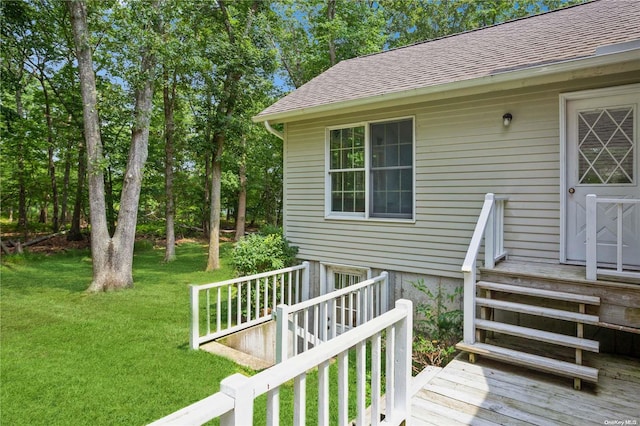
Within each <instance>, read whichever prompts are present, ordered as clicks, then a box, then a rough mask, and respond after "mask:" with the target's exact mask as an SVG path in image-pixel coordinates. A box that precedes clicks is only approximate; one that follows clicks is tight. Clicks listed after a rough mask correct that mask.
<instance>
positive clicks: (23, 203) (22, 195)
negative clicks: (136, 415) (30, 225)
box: [16, 87, 27, 241]
mask: <svg viewBox="0 0 640 426" xmlns="http://www.w3.org/2000/svg"><path fill="white" fill-rule="evenodd" d="M16 112H17V114H18V117H20V118H19V119H20V120H23V119H24V111H23V109H22V88H21V87H19V88H18V89H16ZM17 151H18V153H17V154H18V158H16V161H17V163H18V230H19V231H20V232H21V233H22V236H23V238H24V240H25V241H26V240H27V190H26V184H25V176H24V175H25V171H24V139H23V138H18V145H17Z"/></svg>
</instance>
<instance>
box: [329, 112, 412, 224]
mask: <svg viewBox="0 0 640 426" xmlns="http://www.w3.org/2000/svg"><path fill="white" fill-rule="evenodd" d="M403 120H411V124H412V129H411V131H412V141H411V145H412V153H411V160H412V163H411V171H412V180H413V182H412V183H413V184H412V186H411V189H412V194H411V198H412V200H411V202H412V206H411V218H397V217H379V216H376V217H372V216H371V215H370V214H371V208H372V207H371V205H372V203H371V193H372V189H371V178H370V176H371V158H370V157H371V140H370V137H371V135H370V130H369V128H370V125H371V124H375V123H392V122H395V121H403ZM359 126H363V127H364V140H365V143H364V156H365V160H364V170H365V176H364V185H365V200H364V202H365V209H364V213H359V212H334V211H331V173H330V166H331V157H330V155H331V151H330V143H331V141H330V133H331V131H332V130H339V129H347V128H353V127H359ZM324 152H325V161H324V165H325V200H324V209H325V210H324V218H325V219H338V220H366V221H379V222H403V223H415V218H416V118H415V116H414V115H409V116H402V117H391V118H385V119H380V120H369V121H357V122H350V123H345V124H340V125H335V126H329V127H326V128H325V150H324Z"/></svg>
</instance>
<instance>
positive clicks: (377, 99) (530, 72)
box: [252, 48, 640, 123]
mask: <svg viewBox="0 0 640 426" xmlns="http://www.w3.org/2000/svg"><path fill="white" fill-rule="evenodd" d="M638 59H640V49H638V48H635V49H630V50H626V51H623V52H615V53H610V54H603V55H594V56H589V57H586V58H578V59H570V60H567V61H562V62H556V63H553V64H546V65H538V66H533V67H528V68H523V69H517V70H513V71H504V72H499V73H495V74H491V75H488V76H483V77H478V78H473V79H469V80H461V81H455V82H451V83H445V84H439V85H435V86H427V87H422V88H419V89H411V90H403V91H399V92H392V93H386V94H383V95H376V96H369V97H366V98H359V99H353V100H348V101H342V102H335V103H330V104H323V105H318V106H315V107H309V108H300V109H294V110H290V111H284V112H277V113H272V114H264V115H261V114H259V115H256V116H254V117H253V118H252V120H253V122H255V123H262V122H265V121H269V122H272V123H283V122H287V121H293V120H295V119H297V118H302V117H304V116H309V115H311V114H313V115H325V114H329V113H335V111H336V110H337V109H345V108H357V107H361V106H364V105H368V104H372V103H382V102H389V101H397V100H399V99H403V98H409V97H416V96H425V95H431V94H438V93H440V94H441V93H444V92H449V91H454V90H461V89H472V88H477V87H481V86H488V85H494V84H500V83H508V82H512V81H514V80H520V79H525V78H533V77H545V76H550V75H553V74H560V73H567V72H572V71H578V70H582V69H587V68H593V67H599V66H605V65H613V64H617V63H624V62H629V61H633V60H638Z"/></svg>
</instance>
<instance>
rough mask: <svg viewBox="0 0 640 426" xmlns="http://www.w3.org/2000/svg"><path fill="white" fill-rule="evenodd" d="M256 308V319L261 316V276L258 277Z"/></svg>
mask: <svg viewBox="0 0 640 426" xmlns="http://www.w3.org/2000/svg"><path fill="white" fill-rule="evenodd" d="M254 310H255V315H256V319H258V318H260V313H259V311H260V278H256V306H255V308H254Z"/></svg>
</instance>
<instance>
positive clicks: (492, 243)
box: [461, 193, 508, 344]
mask: <svg viewBox="0 0 640 426" xmlns="http://www.w3.org/2000/svg"><path fill="white" fill-rule="evenodd" d="M507 199H508V198H507V197H496V196H495V194H493V193H488V194H486V195H485V197H484V203H483V205H482V210H481V211H480V216H479V217H478V222H477V223H476V227H475V229H474V231H473V236H472V237H471V242H470V243H469V249H468V250H467V254H466V256H465V258H464V262H463V263H462V268H461V269H462V272H463V275H464V301H463V308H464V321H463V339H464V342H465V343H467V344H473V343H474V342H475V318H476V261H477V259H478V254H479V253H480V246H481V244H482V240H483V237H484V241H485V243H484V251H485V253H484V257H485V259H484V260H485V267H486V268H493V266H494V264H495V262H496V260H498V259H500V258H503V257H505V256H506V255H507V252H506V251H505V249H504V203H505V201H507Z"/></svg>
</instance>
